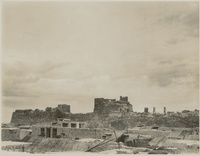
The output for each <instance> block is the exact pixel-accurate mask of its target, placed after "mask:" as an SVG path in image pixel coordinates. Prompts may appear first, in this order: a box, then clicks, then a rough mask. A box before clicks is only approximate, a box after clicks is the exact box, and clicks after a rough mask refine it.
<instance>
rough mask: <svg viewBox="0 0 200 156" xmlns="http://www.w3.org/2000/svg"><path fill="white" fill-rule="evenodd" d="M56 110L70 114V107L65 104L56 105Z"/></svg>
mask: <svg viewBox="0 0 200 156" xmlns="http://www.w3.org/2000/svg"><path fill="white" fill-rule="evenodd" d="M58 109H59V110H60V111H62V112H64V113H71V112H70V105H66V104H59V105H58Z"/></svg>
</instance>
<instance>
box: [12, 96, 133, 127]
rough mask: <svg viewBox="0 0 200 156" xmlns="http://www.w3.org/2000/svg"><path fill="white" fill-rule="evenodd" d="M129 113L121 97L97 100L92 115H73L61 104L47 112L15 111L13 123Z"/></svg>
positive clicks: (31, 122)
mask: <svg viewBox="0 0 200 156" xmlns="http://www.w3.org/2000/svg"><path fill="white" fill-rule="evenodd" d="M129 112H133V109H132V105H131V104H130V103H129V101H128V97H126V96H125V97H123V96H120V99H119V100H116V99H104V98H95V99H94V111H93V112H91V113H86V114H83V113H71V110H70V105H67V104H59V105H58V106H57V107H56V108H51V107H47V108H46V109H45V111H44V110H39V109H35V110H32V109H27V110H15V112H13V114H12V118H11V123H15V124H19V125H21V124H35V123H45V122H52V121H54V120H55V119H57V118H59V117H64V118H69V119H71V120H74V121H87V120H90V119H92V118H93V117H94V116H95V115H98V116H101V115H109V114H110V113H111V114H113V113H114V114H118V115H120V114H125V113H129Z"/></svg>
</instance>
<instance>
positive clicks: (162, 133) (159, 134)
mask: <svg viewBox="0 0 200 156" xmlns="http://www.w3.org/2000/svg"><path fill="white" fill-rule="evenodd" d="M129 133H132V134H143V135H151V136H152V137H154V138H158V137H163V136H168V135H169V134H170V133H171V131H159V130H129Z"/></svg>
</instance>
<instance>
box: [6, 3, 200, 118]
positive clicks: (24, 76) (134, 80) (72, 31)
mask: <svg viewBox="0 0 200 156" xmlns="http://www.w3.org/2000/svg"><path fill="white" fill-rule="evenodd" d="M198 5H199V4H198V3H197V2H190V3H189V2H3V3H2V58H3V59H2V110H3V118H2V121H3V122H9V121H10V119H11V114H12V112H13V111H14V110H15V109H29V108H30V109H36V108H39V109H45V108H46V107H48V106H50V107H56V106H57V105H58V104H64V103H65V104H69V105H71V112H72V113H78V112H82V113H85V112H92V111H93V108H94V98H96V97H104V98H116V99H119V96H120V95H122V96H128V97H129V101H130V102H131V104H132V105H133V110H134V111H143V109H144V107H148V108H149V110H150V111H152V108H153V107H156V111H157V112H158V111H162V110H163V107H164V106H165V107H166V108H167V111H180V110H184V109H189V110H194V109H196V108H197V109H198V102H199V98H198V96H199V95H198V94H199V91H198V89H199V80H198V77H199V69H198V66H199V54H198V49H199V46H198V42H199V8H198Z"/></svg>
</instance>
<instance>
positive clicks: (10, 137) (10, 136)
mask: <svg viewBox="0 0 200 156" xmlns="http://www.w3.org/2000/svg"><path fill="white" fill-rule="evenodd" d="M1 140H2V141H20V129H19V128H2V129H1Z"/></svg>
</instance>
